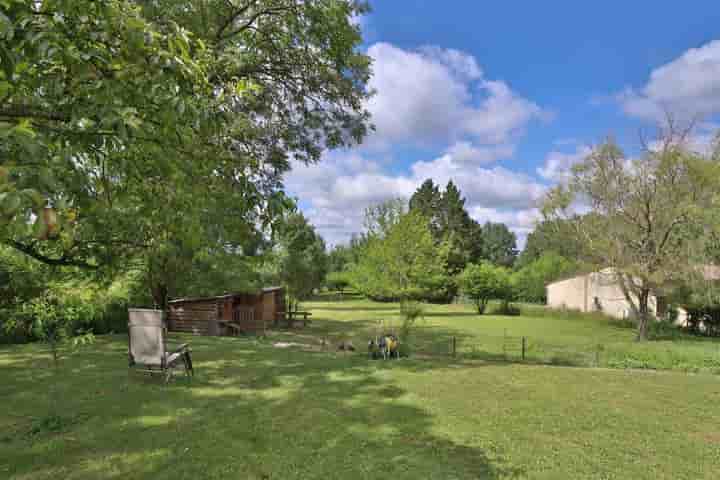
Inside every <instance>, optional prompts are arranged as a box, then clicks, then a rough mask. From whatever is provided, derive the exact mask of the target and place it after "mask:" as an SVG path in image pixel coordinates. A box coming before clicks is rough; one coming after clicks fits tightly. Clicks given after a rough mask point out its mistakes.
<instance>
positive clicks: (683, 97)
mask: <svg viewBox="0 0 720 480" xmlns="http://www.w3.org/2000/svg"><path fill="white" fill-rule="evenodd" d="M618 98H619V100H620V102H621V104H622V106H623V109H624V110H625V112H626V113H628V114H630V115H633V116H636V117H641V118H645V119H649V120H656V121H657V120H662V119H663V117H664V116H665V113H666V112H669V113H671V114H673V115H679V116H680V117H681V118H682V119H685V120H687V119H690V118H693V117H695V116H697V115H700V116H703V115H711V114H715V113H719V112H720V40H714V41H712V42H710V43H707V44H705V45H703V46H702V47H700V48H692V49H690V50H688V51H686V52H685V53H683V54H682V55H681V56H680V57H678V58H676V59H675V60H673V61H671V62H669V63H667V64H665V65H662V66H661V67H658V68H656V69H655V70H653V71H652V72H651V73H650V79H649V80H648V83H647V84H646V85H645V86H644V87H642V88H641V89H640V90H635V89H632V88H628V89H626V90H625V91H624V92H622V93H620V94H619V95H618Z"/></svg>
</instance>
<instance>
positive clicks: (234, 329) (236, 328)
mask: <svg viewBox="0 0 720 480" xmlns="http://www.w3.org/2000/svg"><path fill="white" fill-rule="evenodd" d="M218 323H219V324H220V325H223V326H225V327H226V328H227V329H228V330H229V331H230V336H233V337H238V336H240V335H242V333H243V328H242V326H241V325H240V324H239V323H235V322H231V321H229V320H218Z"/></svg>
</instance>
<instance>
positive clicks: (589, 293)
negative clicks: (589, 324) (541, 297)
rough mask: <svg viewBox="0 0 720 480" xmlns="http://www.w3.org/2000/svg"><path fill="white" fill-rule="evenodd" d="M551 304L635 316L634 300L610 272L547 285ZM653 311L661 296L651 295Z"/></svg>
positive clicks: (650, 302)
mask: <svg viewBox="0 0 720 480" xmlns="http://www.w3.org/2000/svg"><path fill="white" fill-rule="evenodd" d="M547 301H548V306H550V307H553V308H568V309H573V310H579V311H581V312H595V311H601V312H603V313H605V314H607V315H610V316H612V317H615V318H627V317H629V316H630V315H631V313H632V309H631V307H630V303H629V302H628V301H627V300H626V299H625V295H624V294H623V292H622V289H621V288H620V286H619V285H618V283H617V281H616V280H615V275H614V274H613V273H612V272H610V271H603V272H595V273H590V274H587V275H579V276H577V277H573V278H569V279H567V280H562V281H559V282H555V283H551V284H549V285H548V286H547ZM648 304H649V305H648V306H649V308H650V311H651V312H652V313H653V314H654V313H655V312H656V310H657V298H656V297H655V296H652V295H651V296H650V298H649V300H648Z"/></svg>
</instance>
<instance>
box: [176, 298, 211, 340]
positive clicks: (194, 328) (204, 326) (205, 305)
mask: <svg viewBox="0 0 720 480" xmlns="http://www.w3.org/2000/svg"><path fill="white" fill-rule="evenodd" d="M169 310H170V311H169V312H168V324H169V328H170V330H171V331H173V332H187V333H194V334H196V335H207V334H208V322H209V321H210V320H217V319H218V318H219V315H218V313H219V312H218V305H217V300H202V301H192V302H177V303H173V304H171V305H170V306H169Z"/></svg>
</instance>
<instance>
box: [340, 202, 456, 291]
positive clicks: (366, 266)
mask: <svg viewBox="0 0 720 480" xmlns="http://www.w3.org/2000/svg"><path fill="white" fill-rule="evenodd" d="M357 248H360V249H361V250H360V255H359V260H358V263H357V264H356V265H354V266H353V269H352V271H351V274H350V278H351V282H352V284H353V286H354V287H355V289H356V290H358V291H359V292H361V293H363V294H365V295H367V296H368V297H370V298H373V299H377V300H408V299H426V300H439V299H445V298H447V295H448V292H447V288H448V285H449V284H450V281H449V280H450V279H449V277H448V276H447V273H446V271H447V254H448V248H447V244H446V243H443V244H441V245H439V246H438V245H437V244H436V243H435V241H434V239H433V236H432V233H431V231H430V227H429V225H428V219H427V218H426V217H425V216H423V215H422V214H421V213H420V212H417V211H410V212H408V213H403V214H401V215H400V216H399V217H398V218H397V220H396V221H394V222H393V223H392V224H390V225H389V226H388V228H387V230H386V231H385V232H384V234H383V235H377V234H370V235H368V236H367V237H366V241H365V242H364V243H363V244H362V245H361V246H358V247H357Z"/></svg>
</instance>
